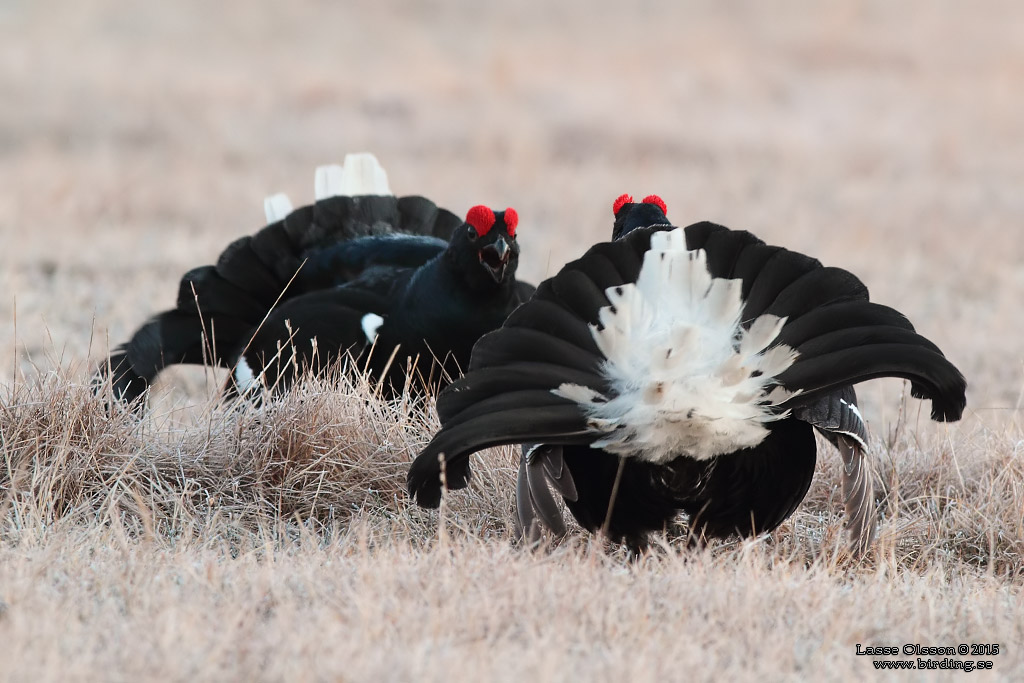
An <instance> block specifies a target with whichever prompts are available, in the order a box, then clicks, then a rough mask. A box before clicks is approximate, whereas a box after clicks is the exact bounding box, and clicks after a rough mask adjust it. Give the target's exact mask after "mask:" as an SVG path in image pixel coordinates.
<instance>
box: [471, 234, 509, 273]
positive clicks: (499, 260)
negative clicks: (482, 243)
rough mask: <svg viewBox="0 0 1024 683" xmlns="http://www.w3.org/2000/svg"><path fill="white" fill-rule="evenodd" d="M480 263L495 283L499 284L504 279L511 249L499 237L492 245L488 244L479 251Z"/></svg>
mask: <svg viewBox="0 0 1024 683" xmlns="http://www.w3.org/2000/svg"><path fill="white" fill-rule="evenodd" d="M479 255H480V263H481V264H483V266H484V268H486V269H487V272H488V273H490V274H491V277H493V278H494V281H495V282H501V281H502V279H503V278H504V277H505V269H506V268H507V267H508V260H509V258H511V256H512V249H510V248H509V246H508V242H506V241H505V238H504V237H499V238H498V241H497V242H495V243H494V244H488V245H487V246H486V247H484V248H483V249H481V250H480V252H479Z"/></svg>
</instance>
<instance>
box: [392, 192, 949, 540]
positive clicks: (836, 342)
mask: <svg viewBox="0 0 1024 683" xmlns="http://www.w3.org/2000/svg"><path fill="white" fill-rule="evenodd" d="M615 209H616V214H617V215H616V222H615V227H614V231H613V234H614V236H615V238H616V239H615V241H613V242H609V243H602V244H598V245H595V246H594V247H592V248H591V249H590V250H589V251H588V252H587V253H586V254H585V255H584V256H583V257H582V258H580V259H578V260H576V261H573V262H571V263H569V264H567V265H566V266H565V267H564V268H562V270H561V271H560V272H559V273H558V274H557V275H556V276H555V277H553V278H551V279H549V280H546V281H545V282H543V283H541V284H540V286H539V287H538V289H537V293H536V295H535V296H534V298H533V299H532V300H531V301H530V302H528V303H527V304H525V305H524V306H522V307H521V308H519V309H518V310H517V311H516V312H515V313H513V314H512V315H511V316H510V317H509V318H508V320H507V321H506V322H505V324H504V325H503V327H502V328H501V329H499V330H497V331H495V332H493V333H490V334H488V335H486V336H484V337H483V338H482V339H481V340H480V342H479V343H478V344H477V347H476V349H475V350H474V353H473V359H472V362H471V364H470V368H469V371H468V373H467V374H466V375H465V376H464V377H463V378H462V379H460V380H459V381H457V382H455V383H454V384H452V385H451V386H450V387H449V388H448V389H447V390H445V391H444V392H443V393H442V394H441V395H440V396H439V397H438V401H437V409H438V414H439V416H440V418H441V424H442V429H441V430H440V431H439V432H438V433H437V434H436V435H435V436H434V438H433V439H432V440H431V442H430V444H429V445H428V446H427V448H426V449H425V450H424V451H423V452H422V453H421V454H420V455H419V457H417V458H416V460H415V462H414V463H413V465H412V467H411V469H410V471H409V477H408V487H409V492H410V494H411V495H412V496H414V497H415V499H416V501H417V502H418V503H419V504H420V505H424V506H427V507H432V506H436V505H437V504H438V502H439V499H440V495H441V484H440V479H439V476H438V475H439V470H440V464H439V462H438V457H439V455H441V454H443V461H444V464H445V470H446V479H445V481H446V484H447V486H448V487H449V488H452V489H458V488H461V487H463V486H465V485H466V483H467V480H468V478H469V474H470V469H469V455H470V454H472V453H474V452H476V451H478V450H480V449H482V448H486V447H489V446H496V445H501V444H511V443H520V444H524V449H523V458H522V462H521V464H520V476H519V484H518V486H517V514H518V522H519V523H520V524H521V525H522V526H523V527H524V531H525V532H527V533H530V534H533V533H535V532H536V530H537V527H539V526H546V527H548V528H550V529H552V530H553V531H555V532H556V533H561V532H564V524H563V523H562V521H561V518H560V513H559V512H558V510H557V506H556V505H554V503H553V498H552V497H551V492H550V491H549V490H548V486H549V485H550V486H551V487H552V488H553V489H554V490H555V492H556V493H558V494H559V495H560V496H561V497H562V498H563V499H564V501H565V503H566V505H567V506H568V508H569V510H570V512H571V513H572V514H573V516H574V517H575V518H576V519H577V521H578V522H579V523H580V524H581V525H582V526H583V527H584V528H587V529H589V530H592V531H596V530H599V529H603V530H604V531H605V532H606V533H607V534H608V535H609V536H610V537H611V538H613V539H615V540H620V541H625V542H627V543H629V544H630V545H633V546H642V545H643V543H644V541H645V538H646V536H647V534H648V533H649V532H651V531H656V530H660V529H663V528H664V527H665V526H666V525H667V524H668V523H670V522H671V520H672V519H673V518H674V517H675V516H676V515H677V514H678V513H679V512H680V511H682V512H685V513H687V514H688V515H689V518H690V523H691V529H692V532H693V534H694V536H695V537H696V538H701V537H703V538H711V537H723V536H729V535H731V534H740V535H750V534H754V533H762V532H766V531H770V530H772V529H774V528H775V527H777V526H778V525H779V524H781V523H782V522H783V521H784V520H785V519H786V518H787V517H788V516H789V515H790V514H792V512H793V511H794V510H795V509H796V507H797V505H799V503H800V501H801V500H802V499H803V497H804V495H805V494H806V492H807V489H808V487H809V485H810V482H811V477H812V475H813V472H814V466H815V459H816V447H815V441H814V436H813V430H814V429H815V428H817V429H818V430H820V431H821V432H822V433H823V434H824V435H825V436H826V437H827V438H828V439H829V440H830V441H831V442H832V443H833V444H835V445H836V446H837V447H838V448H839V450H840V453H841V454H842V457H843V459H844V478H843V490H844V494H845V498H846V508H847V515H848V517H849V523H848V526H849V533H850V538H851V545H852V546H853V548H854V550H856V551H860V550H863V549H864V548H866V547H867V545H868V544H869V543H870V540H871V535H872V531H873V521H874V500H873V491H872V480H871V477H870V472H869V467H868V466H867V463H866V460H865V458H864V449H865V447H866V438H867V432H866V427H865V426H864V423H863V421H862V419H861V417H860V414H859V412H858V410H857V405H856V395H855V393H854V391H853V387H852V385H853V384H855V383H857V382H861V381H865V380H868V379H872V378H875V377H883V376H896V377H905V378H907V379H909V380H911V382H912V387H913V394H914V395H915V396H917V397H919V398H927V399H930V400H931V402H932V417H933V418H934V419H936V420H957V419H959V418H960V416H961V414H962V412H963V410H964V407H965V389H966V383H965V381H964V379H963V376H962V375H961V374H960V372H959V371H958V370H957V369H956V368H955V367H954V366H953V365H952V364H951V363H949V361H948V360H946V358H945V357H944V356H943V355H942V353H941V352H940V351H939V350H938V348H937V347H936V346H935V345H934V344H932V343H931V342H930V341H928V340H927V339H925V338H924V337H922V336H920V335H918V334H917V333H916V332H915V331H914V328H913V326H912V325H911V324H910V322H909V321H908V320H907V319H906V318H905V317H904V316H903V315H902V314H900V313H899V312H897V311H895V310H893V309H891V308H888V307H885V306H881V305H879V304H876V303H872V302H870V301H869V300H868V291H867V288H866V287H865V286H864V285H863V283H861V282H860V281H859V280H858V279H857V278H856V277H855V276H854V275H852V274H851V273H849V272H847V271H844V270H841V269H838V268H825V267H823V266H822V265H821V264H820V263H819V262H818V261H817V260H816V259H813V258H811V257H808V256H805V255H802V254H798V253H795V252H792V251H789V250H786V249H783V248H781V247H775V246H769V245H766V244H765V243H764V242H762V241H761V240H759V239H757V238H756V237H754V236H753V235H751V234H750V233H748V232H742V231H735V230H729V229H727V228H725V227H722V226H719V225H715V224H712V223H698V224H695V225H691V226H689V227H687V228H685V230H684V231H683V234H684V235H685V251H687V252H689V253H688V254H687V255H688V257H689V258H690V260H691V261H693V259H694V258H696V252H697V251H698V250H701V251H702V252H703V254H702V255H701V256H702V258H704V259H705V263H706V268H707V275H709V276H710V278H721V279H723V280H738V281H739V292H740V302H739V304H740V305H741V306H742V313H741V315H740V316H739V322H740V325H741V328H742V329H737V332H736V335H735V336H733V337H732V338H731V339H729V338H727V339H726V340H725V341H723V342H722V344H724V345H725V346H726V347H728V348H725V349H723V352H727V355H728V354H733V353H736V354H739V353H740V350H739V349H740V348H742V345H743V344H744V343H746V342H745V341H744V340H743V339H742V338H741V337H744V335H750V336H751V337H752V336H754V335H755V333H757V330H755V329H754V328H755V327H758V329H760V330H762V331H763V330H764V329H765V328H764V326H763V325H765V324H767V323H771V322H773V321H775V318H773V317H769V316H778V317H779V318H785V320H784V322H782V321H778V325H779V328H776V329H777V330H778V331H777V334H776V335H775V337H774V339H772V340H771V342H770V344H768V346H767V348H766V349H765V350H764V351H763V352H762V353H761V354H759V358H760V359H761V360H764V362H765V363H767V362H768V361H767V360H765V359H767V358H768V357H769V356H770V355H771V353H772V352H773V351H775V352H778V353H782V352H784V351H786V349H785V348H782V347H790V348H791V349H792V350H795V352H796V353H795V358H794V359H791V360H789V361H788V363H789V364H788V366H786V367H784V368H783V369H782V370H781V372H778V374H777V375H773V376H770V377H764V378H763V379H758V377H759V375H760V371H759V370H756V371H753V372H749V373H748V374H747V375H745V376H744V377H746V378H747V379H749V380H750V381H754V382H759V381H760V382H763V384H764V386H763V390H762V391H761V392H760V393H758V394H757V395H753V396H750V397H749V398H746V399H744V400H747V401H748V402H749V404H750V405H751V406H755V407H756V408H758V409H759V410H764V412H765V413H766V415H764V416H763V417H759V418H758V419H759V420H762V421H763V422H762V423H759V426H760V427H761V428H763V435H761V437H760V440H759V441H756V442H755V440H751V439H746V440H745V441H744V439H745V438H746V437H741V436H739V435H740V434H742V431H741V430H737V431H736V434H737V436H736V437H735V438H736V443H737V446H736V447H735V448H724V449H723V451H722V452H714V453H713V454H711V455H710V457H705V456H707V454H704V456H702V457H700V458H698V457H697V455H695V454H693V453H689V452H683V451H679V452H677V451H673V450H671V449H668V450H666V449H664V448H662V449H661V450H659V449H658V448H657V447H654V446H644V445H643V443H640V442H639V441H637V439H639V438H640V437H641V436H644V435H649V434H648V432H643V431H641V430H640V429H639V428H636V427H635V426H634V425H632V424H630V423H629V422H628V419H627V418H629V416H631V415H640V414H641V413H622V414H624V415H626V417H622V418H621V419H618V418H616V419H612V418H609V416H610V415H613V414H614V415H619V414H618V413H614V411H615V410H619V408H620V407H621V405H627V406H628V407H629V408H630V409H634V408H635V409H636V410H640V411H643V410H646V409H647V404H651V405H655V406H658V409H659V410H660V409H662V408H663V407H664V406H669V405H670V403H668V401H669V398H666V396H671V400H673V401H676V400H677V399H679V396H678V395H673V394H672V392H673V391H675V389H674V388H673V387H671V386H668V387H666V386H663V385H661V384H660V383H658V382H653V383H650V384H648V385H647V386H646V387H644V386H642V385H644V383H645V382H648V381H649V380H650V378H649V377H648V376H647V375H644V374H643V373H636V374H634V375H631V377H633V381H634V384H636V382H639V383H640V385H641V386H640V388H639V389H637V391H638V392H639V393H637V396H638V397H641V396H642V398H637V399H636V401H635V405H632V404H623V403H622V401H624V400H625V399H623V398H622V396H625V395H626V392H627V389H628V390H632V389H633V388H635V387H630V386H628V385H629V383H628V382H626V381H625V380H621V379H617V377H619V375H621V374H622V372H624V371H623V370H622V368H623V367H626V366H627V365H628V363H623V362H622V361H621V359H620V360H610V359H609V357H608V356H607V355H606V354H605V353H604V352H603V351H602V348H603V347H602V344H604V345H605V346H607V345H608V344H609V343H610V342H609V341H608V339H611V338H613V337H614V334H617V332H616V331H615V330H614V329H606V328H605V324H610V325H612V326H613V327H614V326H618V325H626V326H628V325H629V324H634V323H631V322H630V321H634V320H637V319H640V320H641V321H645V320H647V319H648V318H650V319H652V320H657V319H658V318H657V315H658V314H655V313H652V312H650V311H647V312H645V311H644V309H643V306H641V307H640V308H637V309H636V310H617V308H616V307H617V306H618V307H620V308H623V307H626V306H627V303H628V302H629V301H630V299H629V298H628V297H627V296H626V295H627V294H628V293H629V292H627V291H626V290H630V291H632V290H634V289H639V285H637V284H636V283H637V281H638V278H640V277H641V271H642V269H644V268H645V267H646V266H645V256H650V257H651V258H653V259H657V258H658V257H659V254H660V256H661V258H662V259H663V260H664V258H665V254H664V253H663V252H661V251H660V249H662V247H659V250H658V251H652V253H651V254H648V252H649V251H651V244H652V238H653V236H654V235H656V234H657V233H667V234H666V235H662V236H660V237H659V238H658V240H659V244H662V243H663V242H664V240H665V239H668V238H670V237H671V236H672V233H669V231H672V230H674V228H673V226H671V225H670V224H669V222H668V219H667V218H666V217H665V215H664V205H663V203H660V200H657V198H648V199H646V200H645V201H644V202H642V203H633V202H632V201H631V200H629V201H622V200H621V199H620V201H619V202H617V203H616V207H615ZM651 268H652V270H651V271H650V272H652V273H657V272H660V271H657V270H656V268H657V264H655V265H654V266H651ZM651 277H653V275H652V276H651ZM677 284H678V283H677ZM669 286H670V285H669V283H668V282H665V284H664V288H663V289H664V290H665V291H669V292H673V291H674V290H670V289H667V288H668V287H669ZM713 289H714V288H709V289H708V290H707V296H708V299H706V300H704V299H701V301H702V302H706V301H712V300H713V297H712V295H711V292H712V290H713ZM688 291H689V290H688ZM691 295H692V294H691ZM671 296H677V297H678V296H684V293H683V292H680V293H679V294H678V295H676V294H672V295H671ZM698 298H699V297H698ZM613 299H614V300H615V301H616V302H618V303H613V301H612V300H613ZM634 305H635V304H634ZM701 305H705V304H704V303H702V304H701ZM644 316H648V317H647V318H644ZM759 316H766V317H763V318H760V321H761V322H758V320H759ZM755 323H757V325H755ZM637 324H639V323H637ZM607 335H612V337H608V336H607ZM682 336H683V337H685V336H686V335H685V334H684V335H682ZM598 337H602V338H603V340H604V341H602V342H601V343H598ZM677 340H678V339H677ZM641 341H642V340H641ZM679 343H680V344H682V343H683V342H679ZM634 347H636V348H634ZM640 347H643V344H636V340H635V339H634V346H631V347H630V348H629V349H628V350H627V351H626V354H627V360H628V359H629V356H628V354H629V353H640V350H639V349H640ZM607 348H612V347H610V346H607ZM673 348H675V347H672V346H669V347H668V350H667V351H666V352H665V353H664V354H663V355H664V358H662V357H660V356H659V357H657V358H654V359H653V360H650V363H651V367H655V368H657V367H660V366H661V365H664V366H665V367H668V366H670V365H673V364H676V365H678V364H679V363H683V364H684V367H685V363H687V362H691V360H688V359H683V360H679V359H676V358H674V357H672V353H673V351H672V349H673ZM683 348H689V349H691V350H696V351H697V352H698V353H696V354H693V355H699V352H700V347H699V345H697V346H694V345H691V346H689V347H683ZM663 350H664V349H663ZM658 353H661V352H660V351H659V352H658ZM761 360H758V361H757V362H761ZM692 362H696V361H695V360H693V361H692ZM751 362H754V361H751ZM616 363H619V366H616ZM723 367H724V366H723ZM751 367H759V366H751ZM765 367H767V366H765ZM712 370H713V371H717V370H716V369H715V368H712ZM617 372H618V373H619V375H616V373H617ZM723 372H724V371H723ZM728 376H729V375H728V373H724V374H723V375H722V377H728ZM627 379H628V378H627ZM729 381H734V380H728V381H726V380H722V382H723V383H725V384H728V382H729ZM736 381H738V380H736ZM624 387H626V388H624ZM783 390H784V391H786V392H789V393H779V394H776V392H781V391H783ZM736 395H737V396H739V395H741V394H736ZM683 398H685V397H683ZM737 400H738V399H737ZM616 401H618V404H616ZM616 405H617V406H618V407H615V408H613V406H616ZM671 405H676V404H671ZM705 408H706V410H705ZM716 409H717V408H716V407H715V406H714V405H710V404H708V405H705V404H700V403H698V404H696V405H695V406H693V407H691V408H689V410H688V411H687V412H685V413H681V414H672V413H670V412H669V413H665V414H663V413H657V415H659V416H660V417H658V419H657V420H655V422H654V424H656V428H652V429H650V430H649V432H650V433H656V434H663V433H664V434H669V435H671V434H673V433H674V432H673V430H676V431H683V430H688V429H691V428H693V427H692V425H694V424H698V423H700V421H701V420H702V419H704V417H703V415H702V413H705V412H706V413H707V414H708V415H714V414H717V413H715V412H714V411H715V410H716ZM623 410H625V409H623ZM665 410H669V408H665ZM666 414H667V415H668V417H667V418H666V417H665V415H666ZM616 420H618V421H616ZM707 423H708V424H709V425H711V426H712V427H714V424H715V420H714V419H708V420H707ZM740 426H741V427H742V426H743V425H742V424H741V425H740ZM659 430H660V431H659ZM727 436H728V437H729V438H733V434H732V433H731V432H730V433H728V434H727ZM701 445H702V444H701V442H697V446H698V447H700V446H701ZM613 490H614V491H615V495H614V496H613Z"/></svg>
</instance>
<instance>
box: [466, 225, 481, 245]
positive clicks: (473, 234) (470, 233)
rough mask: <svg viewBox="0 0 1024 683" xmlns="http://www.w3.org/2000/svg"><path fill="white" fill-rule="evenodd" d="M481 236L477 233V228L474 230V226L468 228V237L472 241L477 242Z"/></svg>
mask: <svg viewBox="0 0 1024 683" xmlns="http://www.w3.org/2000/svg"><path fill="white" fill-rule="evenodd" d="M479 236H480V235H478V234H477V233H476V228H474V227H473V226H472V225H467V226H466V237H468V238H469V239H470V241H472V240H475V239H476V238H477V237H479Z"/></svg>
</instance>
